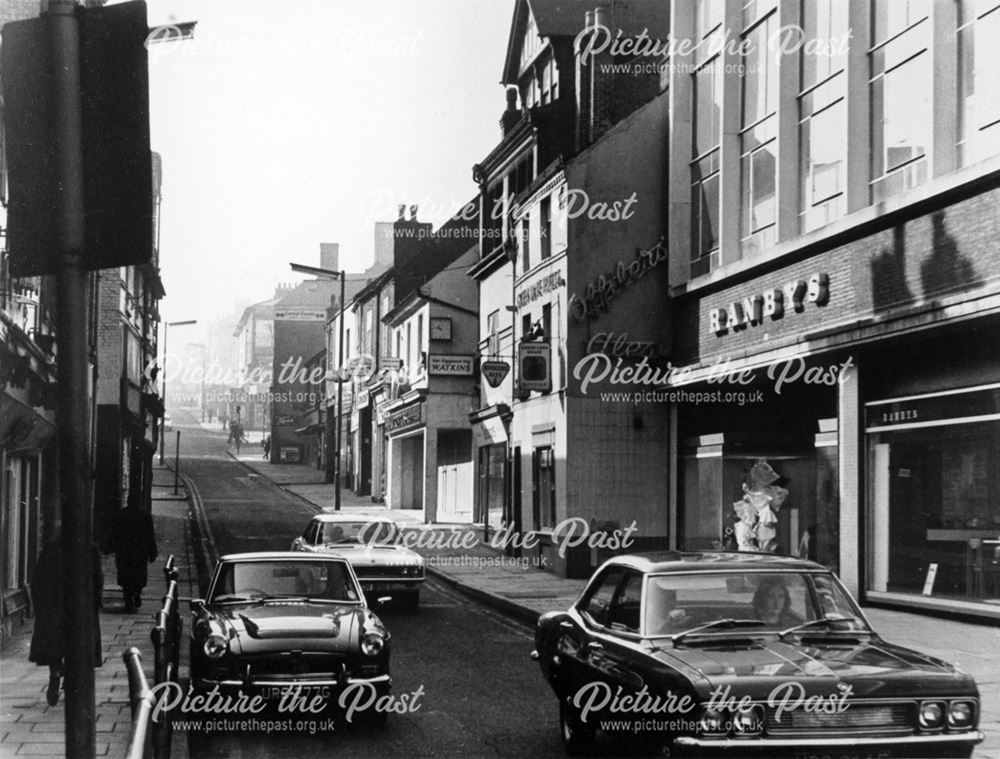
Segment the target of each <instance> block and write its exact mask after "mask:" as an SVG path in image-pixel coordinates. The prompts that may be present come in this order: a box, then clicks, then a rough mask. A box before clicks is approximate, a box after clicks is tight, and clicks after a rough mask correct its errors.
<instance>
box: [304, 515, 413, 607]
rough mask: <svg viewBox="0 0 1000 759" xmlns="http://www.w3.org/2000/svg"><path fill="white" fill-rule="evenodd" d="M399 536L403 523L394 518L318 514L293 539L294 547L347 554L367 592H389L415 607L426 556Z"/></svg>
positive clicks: (315, 551)
mask: <svg viewBox="0 0 1000 759" xmlns="http://www.w3.org/2000/svg"><path fill="white" fill-rule="evenodd" d="M399 540H400V529H399V525H397V524H396V523H395V522H393V521H392V520H390V519H385V518H368V517H357V516H352V515H350V514H317V515H316V516H314V517H313V518H312V520H311V521H310V522H309V525H308V526H307V527H306V529H305V532H303V533H302V537H300V538H296V539H295V540H294V541H292V550H293V551H307V552H310V553H322V554H336V555H339V556H343V557H344V558H346V559H347V560H348V561H349V562H351V566H352V567H354V571H355V573H357V575H358V579H359V580H360V582H361V589H362V590H363V591H364V592H365V593H366V594H368V595H369V596H372V597H374V596H383V595H388V596H390V597H391V598H392V599H393V601H394V602H395V603H397V604H398V605H400V606H403V607H407V608H411V609H415V608H416V607H417V606H418V605H419V603H420V586H421V585H422V584H423V582H424V557H423V556H421V555H420V554H418V553H416V552H415V551H411V550H410V549H409V548H406V547H404V546H402V545H400V544H399Z"/></svg>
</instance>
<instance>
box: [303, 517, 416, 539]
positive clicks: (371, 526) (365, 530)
mask: <svg viewBox="0 0 1000 759" xmlns="http://www.w3.org/2000/svg"><path fill="white" fill-rule="evenodd" d="M398 534H399V528H398V527H396V525H395V523H393V522H385V521H380V520H369V521H357V522H327V523H326V524H324V525H323V527H322V531H321V532H320V537H319V542H320V543H321V544H325V545H336V544H337V543H366V544H382V543H393V542H395V541H396V538H397V536H398Z"/></svg>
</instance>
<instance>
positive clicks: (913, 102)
mask: <svg viewBox="0 0 1000 759" xmlns="http://www.w3.org/2000/svg"><path fill="white" fill-rule="evenodd" d="M929 13H930V3H929V2H928V0H876V2H875V3H873V5H872V49H871V52H870V54H869V55H870V61H871V132H872V139H871V157H872V166H871V177H872V183H871V186H872V202H873V203H877V202H879V201H882V200H885V199H886V198H890V197H892V196H893V195H896V194H898V193H900V192H903V191H905V190H909V189H911V188H913V187H916V186H918V185H920V184H922V183H923V182H925V181H926V179H927V154H928V152H929V151H930V145H931V137H932V135H931V129H932V127H933V120H934V113H933V110H932V103H931V92H932V89H933V88H932V87H931V82H932V81H933V77H932V67H931V55H930V41H931V23H930V18H929Z"/></svg>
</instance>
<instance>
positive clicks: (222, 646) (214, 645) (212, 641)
mask: <svg viewBox="0 0 1000 759" xmlns="http://www.w3.org/2000/svg"><path fill="white" fill-rule="evenodd" d="M203 649H204V651H205V656H207V657H208V658H209V659H221V658H222V657H223V656H225V654H226V651H228V650H229V641H228V640H226V639H225V638H223V637H222V636H221V635H209V636H208V638H207V639H206V640H205V645H204V646H203Z"/></svg>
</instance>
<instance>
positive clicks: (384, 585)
mask: <svg viewBox="0 0 1000 759" xmlns="http://www.w3.org/2000/svg"><path fill="white" fill-rule="evenodd" d="M358 582H360V583H361V590H362V591H364V592H365V593H416V592H417V591H419V590H420V586H421V585H423V582H424V578H423V577H414V578H406V579H403V578H397V577H370V578H369V577H365V578H358Z"/></svg>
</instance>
